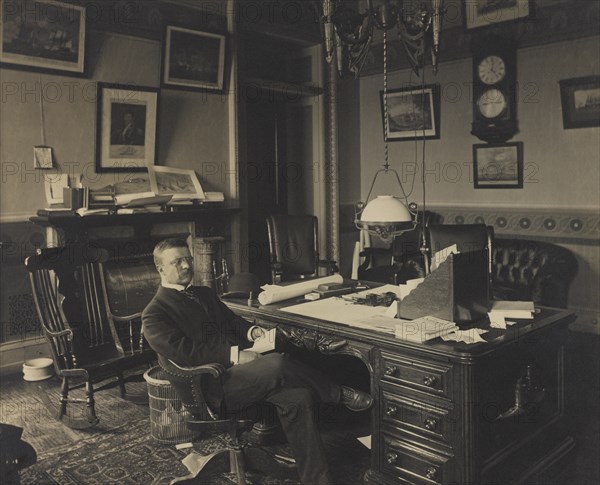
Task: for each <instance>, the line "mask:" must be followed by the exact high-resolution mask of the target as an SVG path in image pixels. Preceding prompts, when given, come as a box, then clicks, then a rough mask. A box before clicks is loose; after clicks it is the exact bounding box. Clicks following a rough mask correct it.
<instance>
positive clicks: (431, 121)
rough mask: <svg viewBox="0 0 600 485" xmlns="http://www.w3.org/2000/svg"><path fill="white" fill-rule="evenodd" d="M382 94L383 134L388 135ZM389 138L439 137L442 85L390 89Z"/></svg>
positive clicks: (392, 139)
mask: <svg viewBox="0 0 600 485" xmlns="http://www.w3.org/2000/svg"><path fill="white" fill-rule="evenodd" d="M380 94H381V114H382V118H383V129H384V133H383V136H384V138H385V135H386V133H385V117H384V116H385V114H384V112H385V109H384V106H383V103H384V102H385V100H384V96H383V91H381V92H380ZM387 112H388V133H387V139H388V141H405V140H422V139H424V138H427V139H436V138H439V137H440V96H439V86H438V85H437V84H431V85H428V86H423V87H416V86H414V87H413V86H411V87H409V88H401V89H391V90H389V91H388V92H387Z"/></svg>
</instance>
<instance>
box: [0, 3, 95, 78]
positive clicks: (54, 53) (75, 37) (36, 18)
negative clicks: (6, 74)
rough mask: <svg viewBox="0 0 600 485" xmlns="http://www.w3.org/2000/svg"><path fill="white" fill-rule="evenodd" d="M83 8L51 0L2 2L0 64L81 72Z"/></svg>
mask: <svg viewBox="0 0 600 485" xmlns="http://www.w3.org/2000/svg"><path fill="white" fill-rule="evenodd" d="M85 38H86V26H85V7H83V6H78V5H73V4H70V3H64V2H55V1H53V0H11V1H3V2H2V3H1V8H0V65H2V66H3V67H11V68H15V69H23V70H30V71H42V72H56V73H62V74H69V75H83V74H84V72H85Z"/></svg>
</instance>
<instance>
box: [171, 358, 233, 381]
mask: <svg viewBox="0 0 600 485" xmlns="http://www.w3.org/2000/svg"><path fill="white" fill-rule="evenodd" d="M169 363H170V364H171V365H173V367H175V368H176V369H177V370H178V371H179V372H180V373H182V374H183V375H185V376H187V377H194V376H199V375H202V374H210V375H211V376H213V377H214V378H219V377H221V376H222V375H223V374H224V373H225V367H224V366H223V365H222V364H218V363H212V364H204V365H197V366H193V367H184V366H181V365H177V364H176V363H175V362H173V361H172V360H171V359H169Z"/></svg>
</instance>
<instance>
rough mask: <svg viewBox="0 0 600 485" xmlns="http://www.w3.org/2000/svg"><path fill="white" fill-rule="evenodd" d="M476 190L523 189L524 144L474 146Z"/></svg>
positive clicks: (518, 142)
mask: <svg viewBox="0 0 600 485" xmlns="http://www.w3.org/2000/svg"><path fill="white" fill-rule="evenodd" d="M473 173H474V181H475V188H476V189H521V188H523V142H520V141H517V142H512V143H498V144H478V145H473Z"/></svg>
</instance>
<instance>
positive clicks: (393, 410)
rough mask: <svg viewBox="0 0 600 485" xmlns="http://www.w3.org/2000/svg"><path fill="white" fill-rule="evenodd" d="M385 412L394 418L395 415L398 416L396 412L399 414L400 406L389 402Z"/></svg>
mask: <svg viewBox="0 0 600 485" xmlns="http://www.w3.org/2000/svg"><path fill="white" fill-rule="evenodd" d="M385 414H387V415H388V416H389V417H390V418H393V417H394V416H396V414H398V406H395V405H393V404H388V405H387V406H386V407H385Z"/></svg>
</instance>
